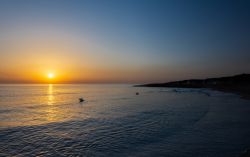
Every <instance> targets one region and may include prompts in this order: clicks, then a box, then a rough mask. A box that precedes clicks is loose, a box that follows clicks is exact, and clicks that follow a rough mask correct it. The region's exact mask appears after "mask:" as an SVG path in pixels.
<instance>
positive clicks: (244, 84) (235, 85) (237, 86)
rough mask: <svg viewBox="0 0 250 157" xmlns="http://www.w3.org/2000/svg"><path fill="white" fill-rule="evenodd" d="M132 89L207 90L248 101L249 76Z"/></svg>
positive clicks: (175, 82) (185, 81)
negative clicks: (237, 96) (233, 95)
mask: <svg viewBox="0 0 250 157" xmlns="http://www.w3.org/2000/svg"><path fill="white" fill-rule="evenodd" d="M134 87H171V88H207V89H212V90H217V91H221V92H227V93H234V94H237V95H239V96H240V97H241V98H243V99H248V100H250V74H240V75H235V76H228V77H220V78H208V79H190V80H182V81H174V82H167V83H151V84H142V85H135V86H134Z"/></svg>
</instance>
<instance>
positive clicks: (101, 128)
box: [0, 84, 250, 157]
mask: <svg viewBox="0 0 250 157" xmlns="http://www.w3.org/2000/svg"><path fill="white" fill-rule="evenodd" d="M136 92H139V93H140V94H139V95H136V94H135V93H136ZM79 97H83V98H84V99H85V100H86V101H85V102H83V103H79V101H78V98H79ZM246 148H250V101H249V100H243V99H240V98H239V97H238V96H236V95H233V94H227V93H221V92H216V91H209V90H206V89H196V90H195V89H173V88H143V87H141V88H139V87H138V88H137V87H132V85H52V84H50V85H0V156H25V157H26V156H58V157H59V156H117V157H120V156H143V157H144V156H167V157H237V156H238V155H239V154H240V153H241V152H242V151H244V150H245V149H246Z"/></svg>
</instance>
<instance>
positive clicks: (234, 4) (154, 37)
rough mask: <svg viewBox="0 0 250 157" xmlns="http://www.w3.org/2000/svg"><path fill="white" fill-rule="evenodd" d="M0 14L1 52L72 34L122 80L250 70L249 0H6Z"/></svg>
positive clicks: (84, 51) (91, 57)
mask: <svg viewBox="0 0 250 157" xmlns="http://www.w3.org/2000/svg"><path fill="white" fill-rule="evenodd" d="M0 21H1V23H0V48H1V51H0V55H1V56H2V57H1V59H0V60H5V57H6V58H7V57H8V56H7V55H6V54H7V53H10V52H8V48H6V47H8V46H10V47H11V45H12V44H13V43H15V42H17V41H18V42H19V43H20V42H22V41H25V40H27V38H28V39H31V40H33V39H34V40H37V39H38V38H39V39H40V38H46V39H47V38H53V39H54V38H56V39H60V40H61V39H64V38H65V39H66V40H67V42H69V43H70V45H72V43H74V44H75V45H74V44H73V45H74V46H75V47H77V48H78V50H77V51H72V52H70V53H71V54H72V55H73V56H76V58H78V57H85V59H86V57H87V61H89V62H92V63H93V64H95V65H93V66H91V64H88V66H87V65H86V67H88V68H89V69H91V68H92V69H93V70H96V71H98V70H97V69H98V68H100V69H105V70H104V71H105V72H107V73H109V72H110V73H115V72H117V75H120V74H119V71H120V72H122V73H125V74H126V75H128V77H126V79H122V78H124V76H123V75H121V76H120V77H119V76H117V77H116V78H114V79H113V80H114V81H118V82H119V79H120V80H121V82H126V80H127V81H128V82H140V81H143V82H152V81H163V82H164V81H165V80H166V81H169V80H175V79H187V78H205V77H215V76H224V75H231V74H238V73H243V72H245V73H250V1H248V0H234V1H230V0H225V1H220V0H207V1H205V0H197V1H194V0H123V1H122V0H88V1H87V0H67V1H64V0H1V1H0ZM50 36H52V37H50ZM14 41H15V42H14ZM53 41H54V40H53ZM6 45H8V46H6ZM81 50H82V51H81ZM16 53H17V52H16ZM33 53H34V54H33V55H36V53H41V52H33ZM50 53H53V52H50ZM57 55H58V54H57ZM61 55H66V54H64V53H62V54H61ZM67 55H68V54H67ZM2 64H3V65H2V67H1V69H0V72H5V73H7V72H6V71H7V69H8V65H6V64H4V63H2ZM77 64H81V63H77ZM79 67H81V65H79ZM12 68H13V67H12ZM8 75H11V74H8ZM138 75H140V76H138ZM0 79H1V78H0ZM2 80H3V78H2ZM106 80H109V81H112V78H108V77H107V78H106Z"/></svg>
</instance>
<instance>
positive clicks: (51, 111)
mask: <svg viewBox="0 0 250 157" xmlns="http://www.w3.org/2000/svg"><path fill="white" fill-rule="evenodd" d="M53 88H54V87H53V84H49V86H48V92H47V94H48V106H47V110H46V120H47V121H48V122H54V121H57V120H58V110H57V109H56V107H55V106H54V99H55V96H54V90H53Z"/></svg>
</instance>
